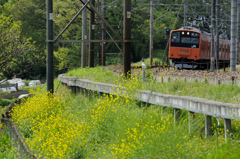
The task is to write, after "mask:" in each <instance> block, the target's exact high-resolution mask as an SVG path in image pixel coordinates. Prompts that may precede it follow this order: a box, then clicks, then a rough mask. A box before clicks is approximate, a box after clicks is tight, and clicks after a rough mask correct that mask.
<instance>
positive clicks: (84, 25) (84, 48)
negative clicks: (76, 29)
mask: <svg viewBox="0 0 240 159" xmlns="http://www.w3.org/2000/svg"><path fill="white" fill-rule="evenodd" d="M84 2H85V3H86V0H84ZM82 40H87V9H86V8H84V9H83V11H82ZM86 66H87V43H86V42H82V58H81V67H82V68H84V67H86Z"/></svg>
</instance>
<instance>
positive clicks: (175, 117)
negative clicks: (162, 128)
mask: <svg viewBox="0 0 240 159" xmlns="http://www.w3.org/2000/svg"><path fill="white" fill-rule="evenodd" d="M180 113H181V112H180V109H177V108H173V116H174V122H173V123H174V125H175V123H176V121H178V119H179V117H180Z"/></svg>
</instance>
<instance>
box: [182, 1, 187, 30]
mask: <svg viewBox="0 0 240 159" xmlns="http://www.w3.org/2000/svg"><path fill="white" fill-rule="evenodd" d="M187 10H188V4H187V0H184V22H183V23H184V24H183V26H184V28H186V26H187Z"/></svg>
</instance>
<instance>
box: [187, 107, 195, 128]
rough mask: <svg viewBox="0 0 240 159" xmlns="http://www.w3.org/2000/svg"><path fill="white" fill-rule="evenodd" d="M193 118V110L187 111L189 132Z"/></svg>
mask: <svg viewBox="0 0 240 159" xmlns="http://www.w3.org/2000/svg"><path fill="white" fill-rule="evenodd" d="M194 118H195V113H194V112H189V113H188V126H189V132H191V123H192V122H191V119H194Z"/></svg>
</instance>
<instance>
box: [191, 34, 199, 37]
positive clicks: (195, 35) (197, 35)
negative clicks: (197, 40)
mask: <svg viewBox="0 0 240 159" xmlns="http://www.w3.org/2000/svg"><path fill="white" fill-rule="evenodd" d="M191 36H192V37H199V34H198V33H191Z"/></svg>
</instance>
